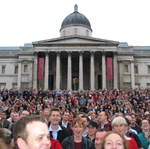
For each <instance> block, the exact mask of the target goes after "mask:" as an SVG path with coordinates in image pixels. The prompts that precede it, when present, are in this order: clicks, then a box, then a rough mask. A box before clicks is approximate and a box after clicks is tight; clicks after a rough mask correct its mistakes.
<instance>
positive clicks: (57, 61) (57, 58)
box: [56, 52, 60, 90]
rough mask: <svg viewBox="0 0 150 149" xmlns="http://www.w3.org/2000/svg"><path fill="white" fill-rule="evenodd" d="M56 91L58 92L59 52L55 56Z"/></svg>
mask: <svg viewBox="0 0 150 149" xmlns="http://www.w3.org/2000/svg"><path fill="white" fill-rule="evenodd" d="M56 90H60V52H57V56H56Z"/></svg>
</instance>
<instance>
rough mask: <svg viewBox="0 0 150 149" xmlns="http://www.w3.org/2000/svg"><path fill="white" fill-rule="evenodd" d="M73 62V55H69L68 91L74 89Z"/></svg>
mask: <svg viewBox="0 0 150 149" xmlns="http://www.w3.org/2000/svg"><path fill="white" fill-rule="evenodd" d="M71 66H72V61H71V53H70V52H69V53H68V69H67V89H68V90H71V89H72V67H71Z"/></svg>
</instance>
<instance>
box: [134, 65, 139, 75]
mask: <svg viewBox="0 0 150 149" xmlns="http://www.w3.org/2000/svg"><path fill="white" fill-rule="evenodd" d="M134 72H135V74H138V73H139V71H138V65H134Z"/></svg>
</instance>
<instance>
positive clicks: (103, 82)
mask: <svg viewBox="0 0 150 149" xmlns="http://www.w3.org/2000/svg"><path fill="white" fill-rule="evenodd" d="M105 88H106V60H105V55H104V53H103V55H102V89H105Z"/></svg>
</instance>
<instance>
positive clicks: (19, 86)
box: [17, 61, 22, 89]
mask: <svg viewBox="0 0 150 149" xmlns="http://www.w3.org/2000/svg"><path fill="white" fill-rule="evenodd" d="M21 70H22V68H21V61H19V63H18V80H17V86H18V89H21Z"/></svg>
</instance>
